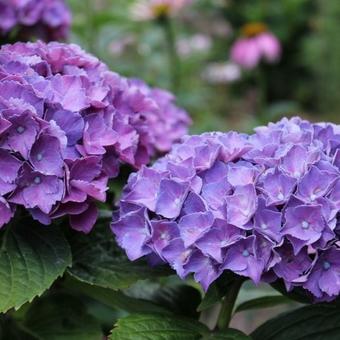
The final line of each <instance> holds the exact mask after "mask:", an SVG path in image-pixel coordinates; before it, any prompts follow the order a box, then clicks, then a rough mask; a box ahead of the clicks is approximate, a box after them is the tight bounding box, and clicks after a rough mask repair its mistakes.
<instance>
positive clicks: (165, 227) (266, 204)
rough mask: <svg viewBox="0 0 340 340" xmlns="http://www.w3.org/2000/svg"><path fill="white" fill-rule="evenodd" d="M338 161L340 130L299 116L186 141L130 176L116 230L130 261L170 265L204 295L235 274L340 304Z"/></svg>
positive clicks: (117, 217)
mask: <svg viewBox="0 0 340 340" xmlns="http://www.w3.org/2000/svg"><path fill="white" fill-rule="evenodd" d="M339 155H340V126H338V125H334V124H328V123H317V124H312V123H310V122H308V121H305V120H302V119H300V118H292V119H286V118H284V119H282V120H281V121H279V122H278V123H275V124H274V123H270V124H269V125H268V126H263V127H259V128H257V129H256V130H255V133H254V134H252V135H243V134H237V133H234V132H229V133H219V132H213V133H204V134H202V135H200V136H191V137H189V136H187V137H184V138H183V140H182V142H181V143H179V144H175V145H174V146H173V148H172V151H171V152H170V153H169V154H168V155H166V156H165V157H163V158H162V159H160V160H159V161H157V162H156V163H155V164H154V165H153V166H152V167H150V168H146V167H143V168H142V169H141V170H140V171H139V172H137V173H135V174H132V175H131V177H130V179H129V182H128V184H127V186H126V187H125V189H124V192H123V195H122V198H121V202H120V209H119V214H117V215H115V218H114V221H113V223H112V231H113V232H114V233H115V235H116V238H117V241H118V243H119V245H120V246H121V247H123V248H124V249H125V250H126V253H127V255H128V256H129V258H130V259H131V260H135V259H137V258H140V257H142V256H147V257H148V258H150V259H152V263H162V262H163V263H164V262H166V263H169V264H170V266H171V267H172V268H173V269H175V270H176V272H177V273H178V275H179V276H180V277H182V278H184V277H186V276H187V275H188V274H190V273H193V274H194V278H195V280H197V281H198V282H200V283H201V285H202V286H203V288H204V289H205V290H206V289H207V288H208V287H209V285H210V284H211V283H212V282H213V281H214V280H216V279H217V278H218V277H219V276H220V275H221V274H222V272H223V271H224V270H229V271H232V272H234V273H236V274H238V275H241V276H245V277H248V278H251V279H252V280H253V281H254V282H255V283H259V282H261V281H263V282H272V281H275V280H277V279H281V280H283V282H284V284H285V286H286V288H287V290H291V289H294V287H302V288H304V289H306V290H307V291H308V292H309V293H311V294H312V295H313V296H314V297H315V299H316V300H317V301H321V300H323V301H329V300H332V299H334V298H335V297H337V296H338V294H339V293H340V285H339V282H340V274H339V273H340V267H339V265H340V260H338V259H337V258H338V257H339V255H338V252H340V248H338V247H339V245H340V239H339V236H340V217H339V216H340V203H339V202H340V194H339V193H340V161H339ZM136 214H138V220H137V219H136V218H134V223H130V222H128V219H131V218H133V217H134V216H135V215H136ZM127 239H128V240H129V242H127ZM155 258H158V261H155ZM150 262H151V261H150Z"/></svg>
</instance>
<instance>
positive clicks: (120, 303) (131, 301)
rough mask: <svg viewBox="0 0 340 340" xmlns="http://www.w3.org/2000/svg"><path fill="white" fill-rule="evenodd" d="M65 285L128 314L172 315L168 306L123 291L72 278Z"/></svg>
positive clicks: (77, 292)
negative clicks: (128, 294)
mask: <svg viewBox="0 0 340 340" xmlns="http://www.w3.org/2000/svg"><path fill="white" fill-rule="evenodd" d="M63 285H64V287H65V288H66V289H69V290H71V291H72V292H73V293H74V294H84V295H86V296H88V297H91V298H92V299H94V300H97V301H99V302H101V303H102V304H104V305H107V306H109V307H111V308H113V309H119V310H123V311H126V312H128V313H160V314H170V313H171V311H170V310H168V309H166V306H162V305H157V304H155V303H153V302H151V301H148V300H145V299H137V298H133V297H130V296H127V295H125V294H124V293H123V292H121V291H114V290H112V289H108V288H102V287H99V286H94V285H90V284H86V283H83V282H80V281H76V280H75V279H72V278H67V280H66V282H64V283H63Z"/></svg>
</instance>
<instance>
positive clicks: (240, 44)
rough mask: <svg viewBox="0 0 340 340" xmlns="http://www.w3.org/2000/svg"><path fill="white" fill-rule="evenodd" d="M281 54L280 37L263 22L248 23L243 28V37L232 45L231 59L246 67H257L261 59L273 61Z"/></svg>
mask: <svg viewBox="0 0 340 340" xmlns="http://www.w3.org/2000/svg"><path fill="white" fill-rule="evenodd" d="M280 55H281V44H280V41H279V40H278V38H277V37H276V36H275V35H274V34H273V33H271V32H269V31H268V30H267V27H266V26H265V25H264V24H262V23H251V24H247V25H245V26H244V27H243V29H242V37H241V38H239V39H237V40H236V41H235V42H234V44H233V45H232V47H231V54H230V57H231V60H232V61H233V62H235V63H236V64H238V65H240V66H242V67H243V68H245V69H253V68H255V67H256V66H257V65H258V64H259V63H260V61H262V60H264V61H266V62H268V63H273V62H275V61H277V60H278V59H279V57H280Z"/></svg>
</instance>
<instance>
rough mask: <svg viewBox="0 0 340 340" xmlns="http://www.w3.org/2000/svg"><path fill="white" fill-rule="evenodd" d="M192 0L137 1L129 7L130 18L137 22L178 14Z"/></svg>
mask: <svg viewBox="0 0 340 340" xmlns="http://www.w3.org/2000/svg"><path fill="white" fill-rule="evenodd" d="M191 2H192V0H137V1H136V2H135V3H134V4H133V6H132V7H131V17H132V18H133V19H134V20H137V21H147V20H154V19H158V18H160V17H163V16H173V15H176V14H178V12H179V11H181V10H182V9H183V8H184V7H185V6H187V5H189V4H190V3H191Z"/></svg>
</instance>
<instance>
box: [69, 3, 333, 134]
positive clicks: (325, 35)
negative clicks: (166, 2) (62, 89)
mask: <svg viewBox="0 0 340 340" xmlns="http://www.w3.org/2000/svg"><path fill="white" fill-rule="evenodd" d="M133 2H134V0H96V1H93V0H84V1H79V0H69V3H70V5H71V7H72V9H73V13H74V25H73V34H72V37H71V40H72V41H74V42H78V43H80V44H81V45H82V46H83V47H84V48H86V49H87V50H90V51H91V52H92V53H94V54H96V55H97V56H98V57H99V58H101V59H102V60H104V61H105V62H106V63H107V64H108V65H109V66H110V67H111V69H113V70H115V71H116V72H119V73H122V74H124V75H127V76H132V77H140V78H143V79H145V80H146V81H148V82H149V83H150V84H153V85H157V86H160V87H164V88H169V89H171V73H172V67H171V65H169V63H168V51H169V46H168V41H167V40H166V39H165V35H164V30H163V28H162V26H161V25H159V24H157V23H155V22H150V21H149V22H136V21H134V20H132V18H131V15H130V11H129V9H130V4H131V3H133ZM253 21H261V22H264V23H266V24H267V25H268V27H269V29H270V30H271V31H272V32H274V33H275V34H276V35H277V36H278V37H279V39H280V40H281V43H282V45H283V53H282V57H281V59H280V61H279V63H276V64H273V65H260V67H259V68H257V69H256V70H254V71H251V72H249V71H248V72H247V71H245V72H242V74H241V77H240V79H239V80H238V81H235V82H232V83H223V84H211V83H209V82H208V81H207V80H206V79H205V77H204V70H206V68H207V67H209V65H211V63H216V62H217V63H224V62H227V61H228V60H229V49H230V46H231V44H232V42H233V41H234V40H235V39H236V38H237V37H238V35H239V30H240V28H241V27H242V25H244V24H246V23H248V22H253ZM339 21H340V3H339V1H337V0H328V1H322V0H285V1H270V0H196V1H194V3H193V5H192V6H191V7H190V8H188V9H187V10H186V11H183V12H182V13H181V16H180V17H177V18H175V19H174V20H173V28H174V31H175V34H176V39H177V42H178V41H179V42H180V44H182V45H183V44H184V45H186V46H189V45H190V39H192V38H193V37H197V35H199V36H200V37H202V36H203V37H204V38H205V39H206V41H209V44H210V47H209V48H206V49H205V48H201V49H199V48H196V49H195V48H194V47H192V48H191V50H192V51H191V52H187V54H186V55H185V56H180V64H181V65H180V74H179V77H180V86H176V88H175V89H173V90H174V91H175V92H176V94H177V96H178V100H179V102H180V104H181V105H182V106H184V107H185V108H186V109H187V110H188V111H189V112H190V114H191V115H192V117H193V121H194V124H193V127H192V131H193V132H202V131H207V130H230V129H237V130H241V131H249V130H251V128H253V127H254V126H256V125H258V124H259V120H260V123H262V122H267V121H271V120H276V119H278V118H280V117H281V116H285V115H296V114H299V115H302V116H305V117H307V118H308V119H311V120H331V121H334V122H337V123H339V122H340V105H339V104H340V103H339V101H340V97H339V95H338V91H339V88H340V63H339V59H340V36H339V34H338V33H339V30H338V24H339ZM188 49H189V50H190V46H189V47H188ZM258 73H261V74H262V80H261V83H260V82H259V77H258ZM261 98H262V99H263V98H264V99H265V100H264V102H263V103H260V101H261Z"/></svg>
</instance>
